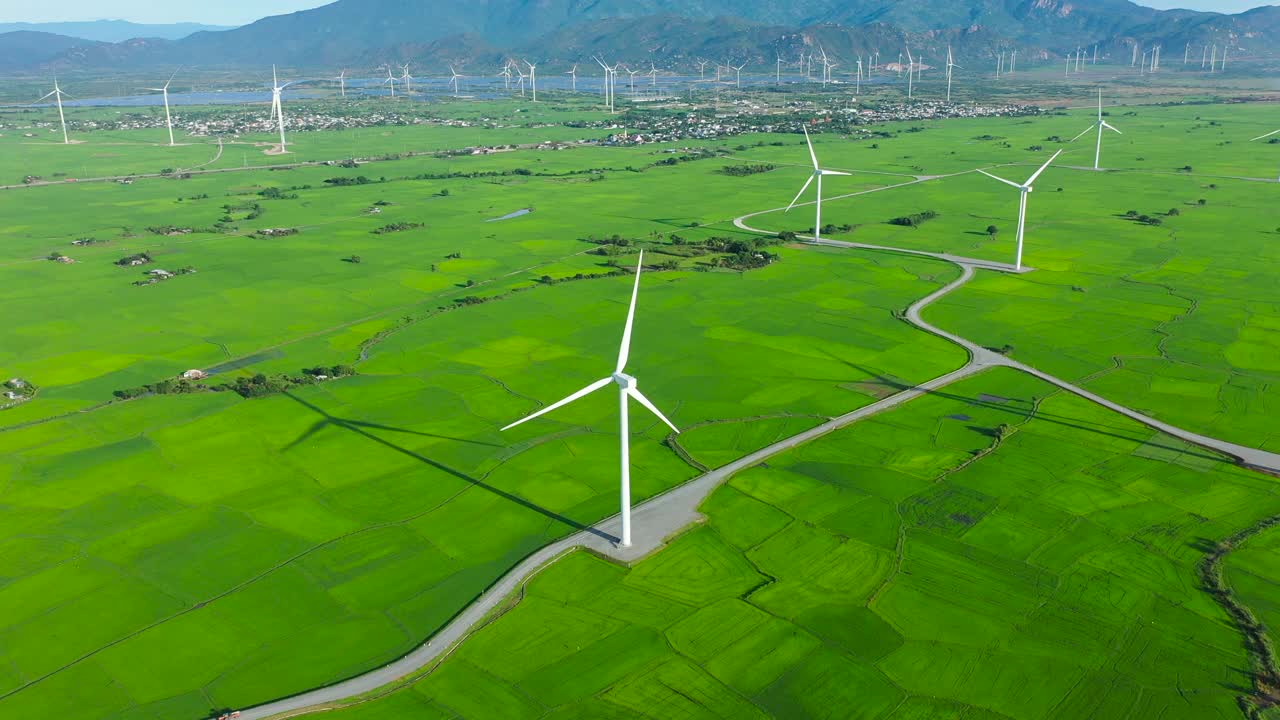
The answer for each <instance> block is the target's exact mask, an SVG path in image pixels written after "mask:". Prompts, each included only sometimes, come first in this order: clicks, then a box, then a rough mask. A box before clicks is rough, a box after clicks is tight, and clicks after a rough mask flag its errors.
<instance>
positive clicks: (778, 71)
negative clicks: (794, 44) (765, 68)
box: [773, 55, 782, 85]
mask: <svg viewBox="0 0 1280 720" xmlns="http://www.w3.org/2000/svg"><path fill="white" fill-rule="evenodd" d="M776 57H777V59H778V60H777V63H776V65H775V67H774V70H773V84H774V85H781V84H782V56H781V55H777V56H776Z"/></svg>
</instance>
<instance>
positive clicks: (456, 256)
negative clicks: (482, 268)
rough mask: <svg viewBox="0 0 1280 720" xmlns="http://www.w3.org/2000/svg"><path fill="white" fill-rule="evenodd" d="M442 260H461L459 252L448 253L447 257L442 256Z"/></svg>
mask: <svg viewBox="0 0 1280 720" xmlns="http://www.w3.org/2000/svg"><path fill="white" fill-rule="evenodd" d="M444 259H445V260H461V259H462V253H460V252H452V253H449V254H448V255H445V256H444Z"/></svg>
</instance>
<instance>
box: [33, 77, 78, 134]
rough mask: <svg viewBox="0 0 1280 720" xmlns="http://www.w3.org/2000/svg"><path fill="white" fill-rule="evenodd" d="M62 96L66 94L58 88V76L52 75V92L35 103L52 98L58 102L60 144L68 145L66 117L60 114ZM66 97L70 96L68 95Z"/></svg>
mask: <svg viewBox="0 0 1280 720" xmlns="http://www.w3.org/2000/svg"><path fill="white" fill-rule="evenodd" d="M63 95H66V93H64V92H62V88H60V87H58V76H57V75H54V76H53V92H51V93H49V94H48V95H45V96H44V97H42V98H40V100H36V102H40V101H41V100H45V99H47V98H49V97H53V98H54V99H55V100H57V101H58V120H60V121H61V122H62V144H63V145H70V144H71V139H70V138H69V137H67V116H66V115H64V114H63V113H62V96H63ZM68 97H70V96H69V95H68ZM33 104H34V103H33Z"/></svg>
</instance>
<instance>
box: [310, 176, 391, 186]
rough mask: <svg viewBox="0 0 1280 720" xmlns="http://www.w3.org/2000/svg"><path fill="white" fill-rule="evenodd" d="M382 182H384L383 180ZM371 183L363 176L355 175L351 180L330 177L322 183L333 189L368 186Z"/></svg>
mask: <svg viewBox="0 0 1280 720" xmlns="http://www.w3.org/2000/svg"><path fill="white" fill-rule="evenodd" d="M384 181H385V178H384ZM371 183H373V181H372V180H370V179H369V178H367V177H365V176H364V175H357V176H355V177H353V178H348V177H331V178H329V179H327V180H325V181H324V184H325V185H332V186H333V187H349V186H351V185H369V184H371Z"/></svg>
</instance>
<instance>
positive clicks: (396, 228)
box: [370, 222, 422, 235]
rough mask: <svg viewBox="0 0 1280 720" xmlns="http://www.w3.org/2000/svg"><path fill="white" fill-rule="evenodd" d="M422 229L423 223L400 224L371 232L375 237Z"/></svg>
mask: <svg viewBox="0 0 1280 720" xmlns="http://www.w3.org/2000/svg"><path fill="white" fill-rule="evenodd" d="M420 227H422V223H411V222H398V223H391V224H390V225H383V226H382V227H380V228H378V229H377V230H372V231H370V232H372V233H373V234H374V235H386V234H387V233H393V232H403V231H405V230H415V229H417V228H420Z"/></svg>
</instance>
